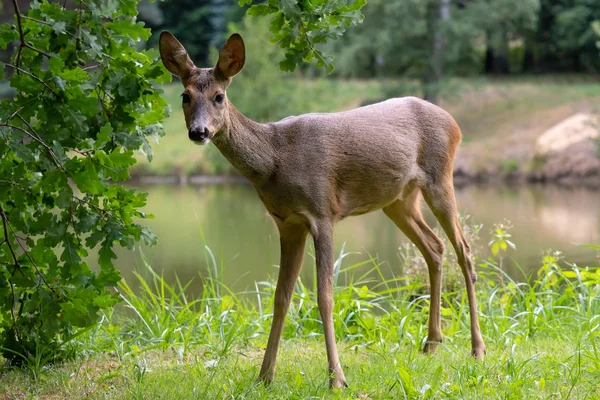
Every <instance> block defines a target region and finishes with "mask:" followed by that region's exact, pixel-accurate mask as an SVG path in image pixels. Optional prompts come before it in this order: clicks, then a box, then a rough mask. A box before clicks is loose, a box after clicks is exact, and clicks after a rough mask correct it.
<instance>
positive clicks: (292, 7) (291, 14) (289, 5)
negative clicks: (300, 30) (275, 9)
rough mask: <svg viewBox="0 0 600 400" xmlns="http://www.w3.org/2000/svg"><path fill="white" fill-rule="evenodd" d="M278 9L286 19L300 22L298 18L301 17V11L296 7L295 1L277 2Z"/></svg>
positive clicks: (283, 0) (280, 0) (281, 0)
mask: <svg viewBox="0 0 600 400" xmlns="http://www.w3.org/2000/svg"><path fill="white" fill-rule="evenodd" d="M279 8H280V9H281V12H282V13H283V14H284V15H285V16H286V17H288V18H290V19H292V21H295V22H296V21H298V20H300V16H301V15H302V11H301V10H300V7H298V2H297V1H296V0H279Z"/></svg>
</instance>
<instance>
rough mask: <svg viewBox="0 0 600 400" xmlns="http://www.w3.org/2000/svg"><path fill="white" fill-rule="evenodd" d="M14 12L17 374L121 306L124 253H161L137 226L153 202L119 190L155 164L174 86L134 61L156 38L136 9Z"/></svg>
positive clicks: (13, 337)
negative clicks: (169, 88)
mask: <svg viewBox="0 0 600 400" xmlns="http://www.w3.org/2000/svg"><path fill="white" fill-rule="evenodd" d="M14 4H15V12H16V18H15V24H13V25H8V24H5V25H1V26H0V48H2V49H6V47H7V45H8V44H9V43H11V42H13V41H16V42H17V45H16V46H15V54H14V55H13V57H12V58H11V61H10V63H7V64H1V63H0V72H2V70H3V69H5V68H6V69H7V70H8V71H11V70H12V72H13V73H12V76H11V77H10V84H11V86H12V87H13V88H15V90H16V91H17V94H16V96H15V97H14V98H12V99H9V100H4V101H2V102H1V103H0V217H1V221H2V226H1V227H0V231H2V236H0V331H1V337H0V340H1V342H0V345H1V346H2V354H3V356H4V357H5V358H7V359H9V360H12V361H13V362H15V363H20V362H23V361H24V360H28V359H33V358H36V359H39V358H40V357H42V358H48V359H54V358H56V357H59V356H61V354H62V352H61V346H62V345H63V344H64V343H65V342H68V341H69V340H70V339H72V338H73V337H74V336H75V335H77V333H78V332H79V331H80V330H82V329H85V328H86V327H90V326H91V325H93V324H94V323H96V322H97V321H98V319H99V315H100V313H99V311H100V310H102V309H107V308H109V307H111V306H113V305H114V304H115V303H116V302H117V301H118V296H117V295H116V294H115V293H114V292H113V291H109V290H108V289H107V288H108V287H112V286H115V285H116V284H117V282H119V280H120V275H119V272H118V271H117V270H116V269H115V268H114V266H113V263H112V260H113V259H114V258H115V257H116V255H115V253H114V252H113V250H112V249H113V246H114V245H115V244H117V243H118V244H120V245H121V246H127V247H129V248H131V247H133V245H134V243H135V242H136V241H139V240H143V241H145V242H147V243H152V242H154V240H155V239H154V237H153V235H152V234H151V232H149V231H148V230H147V229H146V228H143V227H141V226H140V225H138V224H137V223H136V222H135V219H136V218H139V217H142V218H144V217H146V216H145V215H144V214H143V213H142V212H141V211H138V209H139V208H140V207H142V206H144V205H145V203H146V194H144V193H138V192H136V191H135V190H132V189H126V188H124V187H122V186H120V185H118V184H115V183H114V182H116V181H123V180H126V179H127V178H129V172H128V168H129V167H130V166H131V165H133V164H134V163H135V158H134V152H135V151H137V150H141V151H143V152H144V153H145V154H146V155H147V157H148V158H149V159H150V158H151V157H152V151H151V149H150V146H149V142H148V139H147V137H148V136H157V135H162V134H163V132H162V127H161V125H160V122H161V121H162V119H163V118H164V116H165V114H166V106H167V103H166V101H165V100H164V99H162V98H161V97H160V94H161V90H160V89H159V87H158V85H157V84H158V83H163V82H167V81H169V80H170V74H168V73H167V72H166V71H165V70H164V68H163V67H162V66H161V65H159V64H158V63H157V59H158V53H157V52H156V51H154V50H151V51H141V52H138V51H137V50H136V44H137V43H138V42H139V40H141V39H146V38H147V37H148V36H149V34H150V32H149V30H148V29H145V28H144V27H143V24H140V23H136V14H137V10H136V6H137V0H81V1H77V2H76V5H75V8H72V9H65V8H64V7H63V6H62V5H61V4H62V3H58V2H53V3H50V2H48V1H47V0H42V1H34V2H32V3H31V5H30V10H29V12H28V15H27V16H25V15H21V13H20V12H19V9H18V8H17V3H16V2H14ZM8 71H7V72H8ZM91 249H97V250H98V262H99V265H100V266H101V267H100V270H99V271H93V270H92V269H91V268H90V267H89V265H88V264H87V262H86V261H85V259H86V257H88V255H89V252H88V251H89V250H91ZM94 251H95V250H94Z"/></svg>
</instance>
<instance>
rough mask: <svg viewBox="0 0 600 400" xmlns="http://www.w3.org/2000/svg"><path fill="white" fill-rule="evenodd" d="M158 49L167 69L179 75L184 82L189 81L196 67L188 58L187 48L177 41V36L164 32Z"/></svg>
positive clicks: (161, 34)
mask: <svg viewBox="0 0 600 400" xmlns="http://www.w3.org/2000/svg"><path fill="white" fill-rule="evenodd" d="M158 48H159V50H160V58H161V59H162V62H163V64H164V65H165V68H167V70H168V71H169V72H170V73H172V74H173V75H177V76H178V77H179V78H180V79H181V80H182V81H185V80H186V79H188V78H189V76H190V73H191V72H192V70H193V69H194V68H196V66H195V65H194V63H193V62H192V60H191V59H190V56H188V53H187V51H186V50H185V47H183V45H182V44H181V43H179V41H178V40H177V39H175V36H173V35H172V34H171V33H170V32H167V31H162V32H161V33H160V39H159V41H158Z"/></svg>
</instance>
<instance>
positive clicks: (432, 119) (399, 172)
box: [259, 97, 460, 218]
mask: <svg viewBox="0 0 600 400" xmlns="http://www.w3.org/2000/svg"><path fill="white" fill-rule="evenodd" d="M273 128H274V129H275V132H276V134H275V138H274V141H275V146H276V149H277V157H278V160H279V162H278V168H277V172H276V174H275V175H274V176H273V179H272V180H271V183H272V184H273V185H269V186H270V187H269V188H268V191H269V194H268V196H270V197H274V198H275V200H277V199H278V198H280V197H281V196H283V197H285V198H286V199H285V202H286V204H295V203H297V204H296V206H303V203H308V202H312V203H315V204H312V205H311V207H314V208H315V209H317V210H318V211H319V212H324V213H334V214H338V215H339V216H340V217H341V218H343V217H345V216H347V215H354V214H362V213H365V212H368V211H371V210H373V209H377V208H381V207H384V206H385V205H387V204H389V203H391V202H393V201H394V200H395V199H396V198H398V197H400V196H401V194H402V191H403V189H404V188H405V187H406V186H407V185H409V184H413V183H414V184H417V185H420V184H423V183H425V181H432V180H433V181H435V180H436V179H443V177H444V176H445V175H447V174H448V173H451V169H452V161H453V158H454V153H455V150H456V147H457V145H458V142H459V141H460V130H459V129H458V126H457V125H456V122H454V119H453V118H452V117H451V116H450V115H449V114H448V113H447V112H445V111H444V110H442V109H441V108H439V107H437V106H435V105H433V104H431V103H428V102H425V101H423V100H420V99H417V98H413V97H406V98H396V99H391V100H387V101H385V102H382V103H377V104H373V105H369V106H365V107H361V108H357V109H354V110H350V111H345V112H339V113H323V114H320V113H318V114H304V115H301V116H298V117H288V118H286V119H284V120H282V121H280V122H278V123H275V124H273ZM259 194H260V190H259ZM265 195H267V194H265ZM261 197H262V196H261ZM263 200H264V199H263ZM265 203H267V202H265ZM267 207H268V205H267Z"/></svg>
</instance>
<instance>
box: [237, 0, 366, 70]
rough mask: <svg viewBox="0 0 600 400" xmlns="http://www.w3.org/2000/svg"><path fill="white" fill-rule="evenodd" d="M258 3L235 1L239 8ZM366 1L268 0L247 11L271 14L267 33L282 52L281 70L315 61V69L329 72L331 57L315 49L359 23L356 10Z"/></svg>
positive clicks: (242, 0) (245, 0)
mask: <svg viewBox="0 0 600 400" xmlns="http://www.w3.org/2000/svg"><path fill="white" fill-rule="evenodd" d="M252 3H260V1H256V0H239V4H240V5H241V6H244V5H252ZM366 4H367V1H366V0H313V1H294V0H285V1H279V0H268V1H266V2H264V3H260V4H254V5H252V6H251V7H250V8H249V9H248V14H249V15H252V16H256V17H257V16H267V15H272V16H273V19H272V20H271V26H270V29H269V30H270V32H271V33H272V34H273V38H272V40H271V41H272V42H274V43H279V45H280V47H281V48H282V49H284V50H285V59H284V60H282V61H281V62H280V63H279V66H280V68H281V70H282V71H290V72H293V71H294V70H295V69H296V67H297V66H298V65H301V64H302V63H304V62H308V63H311V62H313V61H317V66H319V67H321V68H324V69H325V70H326V71H327V72H332V71H333V68H334V66H333V57H331V56H328V55H326V54H325V53H324V52H323V50H322V49H321V48H320V47H319V46H320V45H322V44H324V43H327V41H328V40H330V39H337V38H339V37H341V36H342V35H343V34H344V32H345V31H346V28H347V27H349V26H353V25H354V26H355V25H358V24H360V23H361V22H362V20H363V17H364V16H363V15H362V14H361V13H360V10H361V9H362V8H363V7H364V6H365V5H366Z"/></svg>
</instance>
